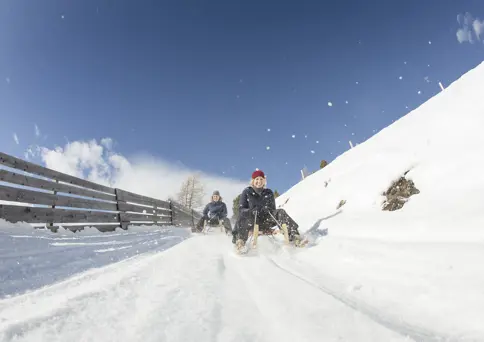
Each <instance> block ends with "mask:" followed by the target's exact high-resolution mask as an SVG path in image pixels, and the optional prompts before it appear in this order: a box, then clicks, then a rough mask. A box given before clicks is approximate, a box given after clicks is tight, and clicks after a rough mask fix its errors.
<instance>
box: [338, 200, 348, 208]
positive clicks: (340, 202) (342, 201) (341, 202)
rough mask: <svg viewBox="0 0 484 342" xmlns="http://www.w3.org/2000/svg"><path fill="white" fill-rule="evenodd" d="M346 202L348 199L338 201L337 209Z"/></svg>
mask: <svg viewBox="0 0 484 342" xmlns="http://www.w3.org/2000/svg"><path fill="white" fill-rule="evenodd" d="M345 204H346V200H341V201H339V203H338V206H337V207H336V210H338V209H339V208H341V207H342V206H344V205H345Z"/></svg>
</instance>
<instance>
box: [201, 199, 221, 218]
mask: <svg viewBox="0 0 484 342" xmlns="http://www.w3.org/2000/svg"><path fill="white" fill-rule="evenodd" d="M209 213H210V218H212V217H215V216H217V217H218V218H219V219H224V218H226V217H227V206H226V205H225V203H224V202H222V201H217V202H214V201H212V202H210V203H208V204H207V205H206V206H205V209H203V216H204V217H209V215H208V214H209Z"/></svg>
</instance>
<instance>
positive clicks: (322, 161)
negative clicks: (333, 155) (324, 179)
mask: <svg viewBox="0 0 484 342" xmlns="http://www.w3.org/2000/svg"><path fill="white" fill-rule="evenodd" d="M326 165H328V162H327V161H326V160H321V163H320V164H319V168H320V169H322V168H323V167H325V166H326Z"/></svg>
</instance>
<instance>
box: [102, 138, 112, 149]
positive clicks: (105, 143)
mask: <svg viewBox="0 0 484 342" xmlns="http://www.w3.org/2000/svg"><path fill="white" fill-rule="evenodd" d="M101 145H103V146H104V147H106V148H107V149H108V150H111V149H112V148H113V139H111V138H102V139H101Z"/></svg>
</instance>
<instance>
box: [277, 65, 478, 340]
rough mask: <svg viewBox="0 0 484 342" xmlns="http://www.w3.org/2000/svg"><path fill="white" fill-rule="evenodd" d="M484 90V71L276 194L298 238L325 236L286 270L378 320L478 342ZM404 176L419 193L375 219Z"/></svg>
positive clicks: (462, 80)
mask: <svg viewBox="0 0 484 342" xmlns="http://www.w3.org/2000/svg"><path fill="white" fill-rule="evenodd" d="M482 89H484V63H481V64H480V65H478V66H477V67H476V68H474V69H473V70H471V71H469V72H468V73H466V74H465V75H463V76H462V77H461V78H460V79H459V80H457V81H456V82H454V83H453V84H451V85H450V86H449V87H448V88H447V89H445V90H444V91H442V92H441V93H439V94H438V95H436V96H434V97H433V98H431V99H430V100H429V101H427V102H426V103H424V104H423V105H422V106H420V107H419V108H417V109H415V110H414V111H412V112H410V113H409V114H407V115H406V116H405V117H403V118H401V119H400V120H398V121H397V122H395V123H394V124H392V125H390V126H389V127H387V128H385V129H384V130H382V131H381V132H379V133H378V134H376V135H375V136H373V137H372V138H371V139H369V140H368V141H366V142H364V143H362V144H360V145H358V146H356V147H355V148H353V149H351V150H349V151H347V152H346V153H344V154H343V155H341V156H339V157H338V158H337V159H335V160H334V161H333V162H332V163H331V164H329V165H328V166H326V167H325V168H323V169H321V170H319V171H317V172H315V173H314V174H312V175H310V176H309V177H307V178H306V179H304V180H303V181H301V182H300V183H299V184H297V185H295V186H294V187H293V188H291V189H289V190H288V191H287V192H286V193H284V194H282V195H281V196H280V197H279V198H278V199H277V202H278V204H279V205H282V206H283V208H284V209H286V210H287V211H288V212H289V214H290V215H292V216H293V217H294V218H295V219H296V221H297V222H298V223H299V224H300V226H301V227H300V229H301V231H308V230H314V229H318V228H325V229H328V236H327V237H325V238H324V240H322V242H321V244H320V245H319V246H317V248H313V249H311V250H310V251H308V252H307V253H300V254H299V255H298V256H297V257H295V258H294V259H293V260H291V263H292V264H293V265H292V269H293V270H297V272H298V274H304V275H306V276H310V277H311V278H312V279H313V280H314V281H315V282H318V280H317V279H319V283H321V282H322V283H324V284H326V286H328V287H330V288H331V289H332V291H339V290H340V289H342V288H345V289H346V294H345V296H348V298H349V299H350V300H351V301H354V302H355V303H358V305H359V306H360V307H365V306H371V307H372V310H376V311H378V312H379V314H380V315H383V316H386V317H392V316H394V317H396V318H398V319H399V320H402V321H403V322H406V323H407V324H409V325H415V326H417V325H418V326H421V327H426V328H427V329H432V330H433V331H435V332H439V334H440V335H441V336H447V337H448V338H451V337H452V338H454V339H455V340H458V341H468V340H469V341H484V324H483V323H482V322H484V311H483V309H482V308H483V307H484V267H482V262H480V261H481V260H484V210H483V209H484V172H483V170H484V153H482V146H484V134H482V129H483V128H484V97H483V96H482ZM407 171H409V172H408V173H407V174H406V175H405V178H407V179H410V180H412V181H413V182H414V183H415V187H416V188H417V189H418V190H420V193H419V194H416V195H413V196H411V197H410V198H409V200H408V202H407V203H406V204H405V205H404V207H403V208H402V209H400V210H397V211H392V212H389V211H382V209H381V208H382V203H383V201H384V200H385V197H384V196H382V193H383V192H385V191H386V190H387V189H388V188H389V187H390V185H391V184H392V182H393V181H396V180H398V179H399V178H400V177H401V176H404V173H405V172H407ZM341 200H345V201H346V203H345V204H344V205H343V206H342V207H341V208H340V209H336V208H337V206H338V203H339V202H340V201H341ZM286 201H287V202H286ZM311 227H312V229H311ZM330 284H331V285H330Z"/></svg>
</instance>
